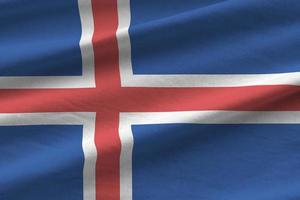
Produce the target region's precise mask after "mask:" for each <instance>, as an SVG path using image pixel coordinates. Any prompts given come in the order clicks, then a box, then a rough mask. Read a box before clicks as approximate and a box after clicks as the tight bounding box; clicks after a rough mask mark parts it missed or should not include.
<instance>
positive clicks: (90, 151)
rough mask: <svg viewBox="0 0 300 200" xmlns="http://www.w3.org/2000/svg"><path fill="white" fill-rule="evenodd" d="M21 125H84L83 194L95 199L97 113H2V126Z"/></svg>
mask: <svg viewBox="0 0 300 200" xmlns="http://www.w3.org/2000/svg"><path fill="white" fill-rule="evenodd" d="M21 125H83V138H82V148H83V153H84V167H83V194H84V200H95V199H96V181H95V179H96V159H97V150H96V146H95V143H94V134H95V113H75V112H74V113H17V114H0V126H21ZM24 134H26V133H24Z"/></svg>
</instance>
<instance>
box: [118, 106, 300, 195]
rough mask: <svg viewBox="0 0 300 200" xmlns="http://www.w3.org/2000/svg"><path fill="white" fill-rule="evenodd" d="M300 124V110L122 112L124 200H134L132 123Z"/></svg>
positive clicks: (121, 177)
mask: <svg viewBox="0 0 300 200" xmlns="http://www.w3.org/2000/svg"><path fill="white" fill-rule="evenodd" d="M174 123H190V124H300V111H278V112H277V111H272V112H271V111H269V112H268V111H262V112H260V111H188V112H148V113H120V124H119V135H120V139H121V158H120V190H121V197H120V199H121V200H132V150H133V145H134V139H133V133H132V130H131V125H133V124H145V125H146V124H174Z"/></svg>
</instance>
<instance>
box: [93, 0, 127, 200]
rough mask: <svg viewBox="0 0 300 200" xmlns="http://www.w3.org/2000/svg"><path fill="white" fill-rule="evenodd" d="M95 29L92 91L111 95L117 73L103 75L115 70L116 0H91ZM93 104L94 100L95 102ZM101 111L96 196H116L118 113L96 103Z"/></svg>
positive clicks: (111, 199) (105, 199)
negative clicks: (93, 85)
mask: <svg viewBox="0 0 300 200" xmlns="http://www.w3.org/2000/svg"><path fill="white" fill-rule="evenodd" d="M93 13H94V23H95V32H94V37H93V46H94V54H95V67H96V85H97V88H96V93H97V94H98V95H100V96H103V97H104V96H106V95H108V96H111V95H110V92H109V91H108V90H110V91H113V92H115V90H114V89H113V88H112V82H114V83H115V84H114V85H118V86H119V78H118V77H119V75H116V73H114V75H115V76H114V77H110V78H109V79H108V78H107V77H108V76H109V74H111V72H112V71H115V70H117V69H118V66H119V65H118V45H117V39H116V31H117V27H118V13H117V1H116V0H93ZM117 71H118V70H117ZM96 104H97V103H96ZM96 107H99V109H100V110H101V111H99V112H98V113H97V117H96V135H95V143H96V147H97V150H98V158H97V164H96V199H97V200H119V199H120V172H119V171H120V166H119V162H120V147H121V143H120V139H119V135H118V126H119V114H118V112H116V111H113V109H111V108H110V106H109V104H106V103H104V104H103V103H101V101H99V102H98V104H97V105H96Z"/></svg>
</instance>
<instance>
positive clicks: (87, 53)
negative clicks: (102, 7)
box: [78, 0, 95, 87]
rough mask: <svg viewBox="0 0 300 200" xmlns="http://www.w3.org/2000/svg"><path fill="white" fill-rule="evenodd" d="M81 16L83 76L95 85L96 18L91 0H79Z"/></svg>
mask: <svg viewBox="0 0 300 200" xmlns="http://www.w3.org/2000/svg"><path fill="white" fill-rule="evenodd" d="M78 6H79V13H80V18H81V27H82V28H81V29H82V33H81V39H80V43H79V45H80V49H81V56H82V69H83V71H82V76H83V77H85V79H86V81H88V82H89V83H92V84H93V87H95V64H94V50H93V43H92V39H93V34H94V20H93V10H92V1H91V0H78Z"/></svg>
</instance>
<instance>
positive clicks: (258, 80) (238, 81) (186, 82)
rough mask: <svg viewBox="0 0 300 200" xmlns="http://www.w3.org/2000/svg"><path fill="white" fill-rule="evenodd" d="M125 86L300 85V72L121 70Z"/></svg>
mask: <svg viewBox="0 0 300 200" xmlns="http://www.w3.org/2000/svg"><path fill="white" fill-rule="evenodd" d="M121 72H123V73H124V74H121V75H122V86H123V87H235V86H253V85H300V72H292V73H278V74H251V75H249V74H248V75H241V74H239V75H236V74H226V75H133V74H130V72H128V71H127V70H121Z"/></svg>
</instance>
